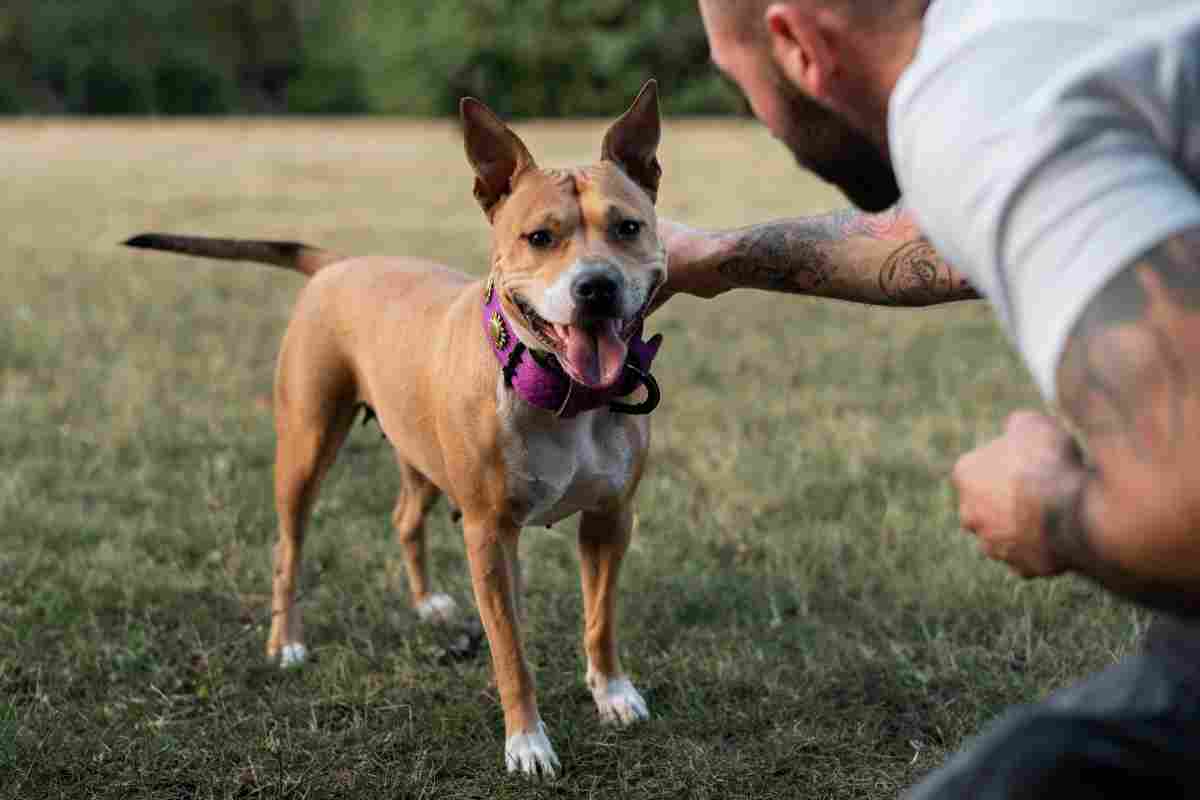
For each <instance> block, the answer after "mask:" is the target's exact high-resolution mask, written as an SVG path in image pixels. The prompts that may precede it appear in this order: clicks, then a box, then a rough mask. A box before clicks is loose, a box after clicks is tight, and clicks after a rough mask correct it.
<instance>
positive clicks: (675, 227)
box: [659, 209, 979, 306]
mask: <svg viewBox="0 0 1200 800" xmlns="http://www.w3.org/2000/svg"><path fill="white" fill-rule="evenodd" d="M659 234H660V236H661V237H662V239H663V242H664V244H665V245H666V247H667V251H668V256H669V261H668V264H669V269H668V277H667V285H666V286H665V287H664V291H663V295H662V296H663V299H664V300H665V299H666V297H669V296H670V295H672V294H676V293H680V292H683V293H686V294H693V295H697V296H699V297H714V296H716V295H718V294H721V293H722V292H726V291H729V290H730V289H738V288H746V289H765V290H767V291H773V292H787V293H791V294H806V295H814V296H818V297H830V298H836V299H839V300H849V301H853V302H858V303H869V304H873V305H889V306H925V305H933V304H935V303H946V302H950V301H953V300H969V299H973V298H976V297H978V296H979V295H978V294H977V293H976V292H975V290H974V289H973V288H972V287H971V286H970V284H968V283H967V281H966V279H965V278H963V277H962V275H960V274H959V273H958V272H957V271H956V270H954V269H953V268H952V267H951V266H950V265H949V264H947V263H946V262H945V261H943V260H942V259H941V257H940V256H938V254H937V252H936V251H935V250H934V249H933V246H932V245H930V244H929V242H928V241H926V240H925V238H924V237H923V236H922V235H921V232H920V231H919V230H918V229H917V227H916V225H915V223H914V222H913V221H912V218H911V217H910V216H909V215H908V214H907V213H906V212H904V211H901V210H898V209H894V210H892V211H888V212H884V213H883V214H875V215H868V214H862V213H860V212H857V211H852V210H847V211H840V212H835V213H832V214H826V215H822V216H816V217H806V218H799V219H789V220H779V221H777V222H768V223H765V224H762V225H754V226H751V227H748V228H740V229H738V230H732V231H721V232H716V233H708V232H702V231H696V230H692V229H690V228H686V227H685V226H682V225H679V224H678V223H673V222H670V221H668V220H660V222H659Z"/></svg>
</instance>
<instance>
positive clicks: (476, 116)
mask: <svg viewBox="0 0 1200 800" xmlns="http://www.w3.org/2000/svg"><path fill="white" fill-rule="evenodd" d="M459 113H460V114H461V115H462V124H463V139H464V140H465V143H466V147H467V159H468V160H469V161H470V162H471V166H472V167H474V169H475V199H476V200H478V201H479V205H480V206H481V207H482V208H483V212H484V213H485V214H487V217H488V219H489V220H490V219H491V218H492V216H493V213H494V212H495V210H496V207H497V205H498V204H499V203H500V201H501V200H503V199H504V198H505V197H506V196H507V195H509V194H511V193H512V188H513V184H514V183H515V182H516V180H517V176H519V175H520V174H521V173H522V172H524V171H525V170H527V169H529V168H530V167H533V166H536V165H535V164H534V161H533V156H531V155H530V154H529V150H528V149H527V148H526V147H525V144H524V142H522V141H521V140H520V138H518V137H517V135H516V134H515V133H513V132H512V131H511V130H509V128H508V126H507V125H505V124H504V123H503V122H501V121H500V118H499V117H497V116H496V115H495V114H493V113H492V111H491V109H489V108H488V107H487V106H485V105H484V104H483V103H481V102H479V101H478V100H476V99H475V98H474V97H464V98H463V100H462V103H461V104H460V105H459Z"/></svg>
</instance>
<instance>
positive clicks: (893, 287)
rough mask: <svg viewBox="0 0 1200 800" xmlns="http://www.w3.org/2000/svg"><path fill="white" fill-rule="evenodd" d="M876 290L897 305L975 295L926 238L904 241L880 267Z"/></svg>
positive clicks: (925, 303)
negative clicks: (881, 267)
mask: <svg viewBox="0 0 1200 800" xmlns="http://www.w3.org/2000/svg"><path fill="white" fill-rule="evenodd" d="M879 291H880V292H882V293H883V296H884V297H886V298H888V300H890V301H891V302H893V303H895V304H896V305H898V306H923V305H930V304H933V303H941V302H944V301H947V300H964V299H968V298H972V297H978V295H977V294H976V293H975V290H974V289H973V288H971V285H970V284H968V283H967V282H966V280H965V279H964V278H962V277H961V276H959V275H956V274H955V273H954V271H953V270H952V269H950V267H949V266H948V265H947V264H946V263H945V262H944V261H942V259H941V257H940V256H939V255H938V254H937V251H936V250H934V249H933V245H931V244H930V243H929V241H928V240H927V239H925V238H923V237H922V238H919V239H915V240H913V241H911V242H908V243H907V244H904V245H903V246H901V247H900V249H898V250H896V252H894V253H892V254H891V255H890V256H889V257H888V260H887V261H885V262H884V264H883V269H881V270H880V271H879Z"/></svg>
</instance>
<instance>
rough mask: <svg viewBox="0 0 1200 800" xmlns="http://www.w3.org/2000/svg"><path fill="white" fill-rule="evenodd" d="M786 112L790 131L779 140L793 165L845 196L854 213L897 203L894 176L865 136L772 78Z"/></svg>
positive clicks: (778, 77) (884, 160)
mask: <svg viewBox="0 0 1200 800" xmlns="http://www.w3.org/2000/svg"><path fill="white" fill-rule="evenodd" d="M775 84H776V88H777V89H778V90H779V92H780V94H781V96H782V99H783V101H784V103H785V104H786V106H787V119H788V127H787V130H786V131H784V132H783V133H782V134H781V135H780V136H779V140H780V141H782V142H783V143H784V144H785V145H786V146H787V148H788V149H789V150H791V151H792V155H793V156H795V157H796V161H797V162H799V164H800V165H801V166H803V167H806V168H807V169H810V170H812V171H813V172H815V173H816V174H817V176H818V177H820V178H821V179H822V180H825V181H827V182H829V183H832V184H834V185H835V186H837V187H838V188H839V189H841V190H842V192H843V193H845V195H846V197H848V198H849V199H850V202H851V203H853V204H854V205H855V206H857V207H858V208H860V209H862V210H863V211H868V212H872V213H875V212H879V211H885V210H887V209H889V208H891V207H892V206H894V205H895V204H896V201H898V200H899V199H900V185H899V184H898V183H897V182H896V172H895V170H893V169H892V165H891V163H890V162H889V161H888V160H887V159H886V158H885V157H884V156H883V154H882V153H881V152H880V151H879V148H878V147H876V146H875V145H874V144H873V143H872V142H871V141H870V140H869V139H868V138H867V137H866V136H865V135H864V134H862V133H860V132H859V131H858V130H857V129H856V128H854V127H853V126H851V125H850V123H848V122H846V121H845V120H844V119H842V118H841V117H840V116H838V115H837V114H836V113H835V112H833V111H830V110H829V109H828V108H826V107H825V106H823V105H821V104H820V103H818V102H817V101H815V100H813V99H812V98H811V97H809V96H808V95H806V94H805V93H804V92H802V91H800V90H799V89H797V88H795V87H794V86H792V85H791V84H790V83H788V81H787V80H786V79H785V78H784V77H783V75H782V74H776V80H775Z"/></svg>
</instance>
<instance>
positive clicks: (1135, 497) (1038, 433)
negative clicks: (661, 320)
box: [662, 0, 1200, 798]
mask: <svg viewBox="0 0 1200 800" xmlns="http://www.w3.org/2000/svg"><path fill="white" fill-rule="evenodd" d="M700 10H701V14H702V16H703V18H704V24H705V29H706V31H707V33H708V37H709V43H710V46H711V51H712V58H713V61H714V62H715V63H716V65H717V67H718V68H720V69H721V70H722V71H723V72H724V73H726V75H728V76H729V77H730V78H732V79H733V80H734V81H735V82H736V83H737V84H738V85H739V87H740V88H741V89H742V91H743V93H744V94H745V95H746V97H747V99H748V100H749V101H750V104H751V107H752V108H753V110H754V113H755V115H756V116H757V117H758V118H759V119H760V120H762V121H763V122H764V123H765V124H766V125H767V126H768V127H769V128H770V130H771V131H772V133H773V134H774V135H775V136H776V137H777V138H779V139H780V140H781V141H783V142H784V143H785V144H786V145H787V146H788V147H789V148H790V149H791V150H792V151H793V153H794V154H795V155H796V158H797V160H798V161H799V162H800V163H801V164H802V165H804V166H806V167H808V168H810V169H812V170H813V171H815V172H816V173H817V174H818V175H820V176H821V177H823V178H825V179H826V180H828V181H831V182H833V183H835V184H837V185H838V186H839V187H841V188H842V189H843V191H845V193H846V194H847V195H848V196H849V197H850V199H851V200H852V202H854V203H855V204H856V205H857V206H859V207H860V208H861V209H864V210H866V211H872V212H878V211H881V210H883V209H886V208H887V207H888V206H891V205H893V204H894V203H896V202H897V201H898V200H899V197H900V190H901V188H902V189H903V195H904V201H905V206H906V210H905V211H891V212H888V213H885V214H882V215H879V216H868V215H863V214H856V213H853V212H849V213H843V214H834V215H830V216H827V217H822V218H815V219H807V220H791V221H782V222H775V223H770V224H767V225H762V226H756V227H751V228H746V229H742V230H739V231H727V232H717V233H704V232H700V231H694V230H691V229H688V228H686V227H684V226H682V225H678V224H676V223H670V222H663V223H662V229H663V232H664V236H665V239H666V241H667V245H668V249H669V251H670V255H671V279H670V280H671V283H670V285H669V286H668V287H667V289H668V291H669V292H687V293H691V294H696V295H699V296H704V297H711V296H713V295H715V294H718V293H720V292H722V291H725V290H727V289H731V288H736V287H756V288H763V289H770V290H777V291H788V292H796V293H802V294H813V295H821V296H829V297H838V298H842V299H846V300H857V301H861V302H867V303H881V304H900V305H924V304H929V303H939V302H945V301H950V300H958V299H965V298H968V297H974V296H975V289H978V290H979V292H980V293H981V294H982V295H984V296H985V297H986V298H987V299H988V300H989V301H990V302H991V303H992V305H993V306H994V307H995V309H996V311H997V313H998V315H999V316H1000V318H1001V320H1002V322H1003V323H1004V325H1005V327H1006V329H1007V330H1008V332H1009V334H1010V335H1011V337H1012V339H1013V341H1014V343H1015V344H1016V346H1017V347H1018V349H1019V350H1020V352H1021V354H1022V356H1023V357H1024V359H1025V361H1026V363H1027V364H1028V365H1029V367H1030V369H1031V370H1032V372H1033V375H1034V377H1035V378H1036V379H1037V381H1038V383H1039V385H1040V387H1041V389H1042V391H1043V394H1044V395H1045V396H1046V397H1047V399H1048V400H1050V401H1051V402H1053V403H1055V404H1056V405H1057V407H1058V408H1059V409H1061V412H1062V420H1061V421H1060V420H1057V419H1054V418H1052V417H1049V416H1046V415H1043V414H1039V413H1034V412H1021V413H1017V414H1014V415H1012V416H1011V417H1010V418H1009V420H1008V423H1007V426H1006V429H1005V432H1004V434H1003V436H1001V437H1000V438H998V439H996V440H995V441H992V442H990V443H988V444H986V445H984V446H982V447H980V448H978V449H977V450H975V451H973V452H971V453H968V454H967V455H965V456H963V457H962V458H961V459H960V460H959V462H958V464H957V466H956V467H955V470H954V476H953V480H954V484H955V487H956V488H957V490H958V494H959V503H960V508H959V511H960V516H961V521H962V525H963V527H964V528H965V529H966V530H968V531H971V532H972V533H974V534H975V535H976V536H977V537H978V541H979V546H980V548H981V549H982V550H983V552H984V553H985V554H986V555H988V556H990V557H992V558H995V559H999V560H1002V561H1004V562H1006V563H1007V564H1009V565H1010V566H1011V568H1012V569H1013V570H1015V571H1016V572H1017V573H1018V574H1020V575H1022V576H1025V577H1048V576H1053V575H1058V574H1060V573H1063V572H1066V571H1073V572H1076V573H1079V574H1082V575H1085V576H1087V577H1088V578H1090V579H1092V580H1094V581H1096V582H1098V583H1099V584H1100V585H1102V586H1103V587H1105V588H1107V589H1109V590H1111V591H1113V592H1115V593H1117V594H1119V595H1122V596H1124V597H1127V598H1130V599H1132V600H1134V601H1137V602H1140V603H1142V604H1144V605H1146V606H1148V607H1150V608H1153V609H1156V610H1158V611H1160V612H1163V615H1162V616H1161V617H1160V619H1159V621H1158V622H1157V623H1156V626H1155V628H1154V629H1153V631H1152V633H1151V636H1150V637H1149V640H1148V642H1147V647H1146V648H1145V651H1144V652H1142V653H1139V654H1137V655H1135V656H1132V657H1130V658H1128V659H1126V660H1125V661H1123V662H1121V663H1119V664H1117V665H1116V666H1114V667H1112V668H1111V669H1109V670H1107V671H1105V672H1103V673H1101V674H1099V675H1096V676H1093V677H1092V678H1090V679H1088V680H1087V681H1085V682H1084V683H1082V684H1080V685H1078V686H1076V687H1072V688H1071V689H1068V690H1065V691H1063V692H1060V693H1058V694H1057V695H1055V696H1053V697H1051V698H1050V699H1049V700H1048V701H1047V702H1045V703H1043V704H1040V705H1037V706H1032V707H1028V708H1022V709H1017V710H1015V711H1013V712H1010V714H1009V715H1007V716H1006V717H1004V718H1003V719H1001V720H1000V721H999V722H998V723H996V724H994V725H993V726H992V727H991V728H990V729H989V730H988V732H987V733H986V734H985V735H983V736H982V737H980V738H979V739H978V740H976V741H975V742H974V743H973V744H972V745H971V746H970V747H969V748H968V749H967V750H965V751H964V752H963V753H960V754H959V755H958V756H956V757H955V758H954V759H952V760H951V761H950V762H949V763H948V764H947V765H945V766H944V767H943V768H942V769H940V770H939V771H937V772H935V773H934V774H933V775H932V776H930V778H929V779H928V780H926V781H925V782H924V783H923V784H921V785H920V786H919V787H917V788H916V789H915V790H914V795H913V796H914V797H918V798H927V797H939V798H941V797H972V798H992V797H1051V796H1058V795H1059V793H1060V792H1067V791H1070V792H1071V793H1072V794H1064V795H1062V796H1085V797H1091V796H1095V797H1099V796H1125V795H1126V794H1127V793H1129V792H1131V791H1134V790H1136V791H1139V792H1147V791H1149V792H1151V793H1153V792H1154V791H1155V790H1156V789H1158V790H1162V789H1167V790H1171V791H1181V790H1182V789H1183V788H1184V787H1185V786H1187V785H1188V784H1189V783H1200V777H1197V778H1194V779H1193V778H1192V777H1191V774H1190V773H1191V769H1192V767H1191V763H1192V757H1193V756H1195V755H1196V754H1197V753H1200V446H1198V445H1200V194H1198V192H1197V184H1198V182H1200V5H1198V4H1196V3H1195V2H1181V1H1180V0H1173V1H1168V0H1089V2H1087V3H1079V2H1074V1H1073V0H1038V1H1037V2H1032V1H1025V2H1020V1H1018V0H936V2H932V3H931V2H928V0H779V1H778V2H772V1H771V0H700ZM925 236H928V240H926V239H925V238H924V237H925ZM931 243H932V244H931ZM939 253H940V254H943V255H944V256H945V257H946V260H943V259H942V258H941V257H940V256H939V255H938V254H939ZM950 264H953V265H954V267H951V266H950ZM960 270H961V272H960ZM972 287H974V288H972ZM1073 434H1077V435H1078V438H1076V437H1075V436H1074V435H1073ZM1152 796H1153V795H1152ZM1172 796H1177V795H1172Z"/></svg>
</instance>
